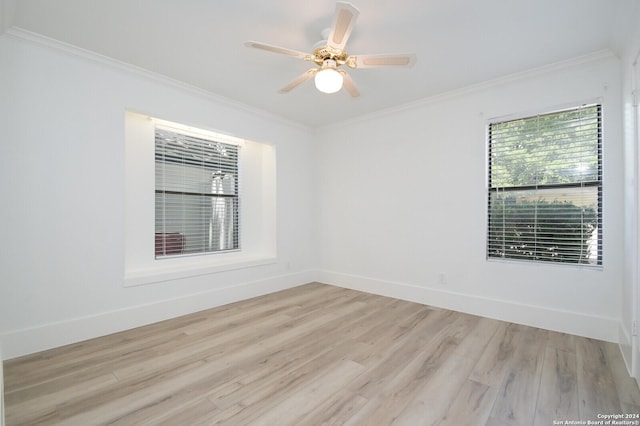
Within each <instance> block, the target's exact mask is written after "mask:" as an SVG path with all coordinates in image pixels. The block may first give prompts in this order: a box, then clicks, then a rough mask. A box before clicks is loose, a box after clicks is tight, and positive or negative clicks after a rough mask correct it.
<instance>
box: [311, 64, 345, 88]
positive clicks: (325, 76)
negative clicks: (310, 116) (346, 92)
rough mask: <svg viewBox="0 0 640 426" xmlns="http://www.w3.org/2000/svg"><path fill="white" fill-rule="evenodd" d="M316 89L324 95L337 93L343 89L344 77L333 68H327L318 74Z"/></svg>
mask: <svg viewBox="0 0 640 426" xmlns="http://www.w3.org/2000/svg"><path fill="white" fill-rule="evenodd" d="M314 81H315V83H316V88H317V89H318V90H319V91H321V92H323V93H335V92H337V91H338V90H340V89H342V81H343V77H342V74H340V73H339V72H338V71H336V70H335V69H333V68H325V69H322V70H320V71H318V72H317V73H316V76H315V80H314Z"/></svg>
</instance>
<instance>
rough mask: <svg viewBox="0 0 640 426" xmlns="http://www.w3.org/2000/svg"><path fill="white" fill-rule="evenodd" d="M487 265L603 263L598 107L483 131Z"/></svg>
mask: <svg viewBox="0 0 640 426" xmlns="http://www.w3.org/2000/svg"><path fill="white" fill-rule="evenodd" d="M488 139H489V143H488V149H489V156H488V161H489V167H488V178H489V181H488V197H487V198H488V242H487V256H488V257H489V258H508V259H520V260H530V261H541V262H561V263H570V264H587V265H601V264H602V115H601V106H600V105H585V106H581V107H578V108H572V109H567V110H562V111H556V112H552V113H549V114H542V115H538V116H534V117H527V118H521V119H517V120H510V121H501V122H494V123H490V124H489V135H488Z"/></svg>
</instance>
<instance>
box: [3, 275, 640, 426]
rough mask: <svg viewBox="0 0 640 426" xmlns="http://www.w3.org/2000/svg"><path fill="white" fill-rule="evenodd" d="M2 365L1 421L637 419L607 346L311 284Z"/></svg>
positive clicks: (636, 406) (616, 356)
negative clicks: (629, 416)
mask: <svg viewBox="0 0 640 426" xmlns="http://www.w3.org/2000/svg"><path fill="white" fill-rule="evenodd" d="M4 374H5V411H6V413H5V414H6V424H7V425H8V426H11V425H31V424H34V425H35V424H43V425H53V424H56V425H57V424H61V425H82V426H87V425H97V424H113V425H210V424H229V425H245V424H255V425H391V424H393V425H431V424H442V425H456V426H458V425H501V426H502V425H552V424H554V423H553V421H554V420H557V421H563V422H564V421H566V420H569V421H571V420H574V421H575V420H585V421H587V420H591V421H595V420H598V417H597V416H598V414H621V413H628V414H638V413H640V391H639V390H638V387H637V385H636V383H635V381H633V380H632V379H630V378H629V377H628V375H627V373H626V370H625V368H624V364H623V361H622V358H621V355H620V352H619V350H618V348H617V346H616V345H614V344H612V343H606V342H602V341H597V340H592V339H587V338H582V337H576V336H571V335H566V334H561V333H555V332H551V331H546V330H541V329H536V328H531V327H525V326H522V325H517V324H511V323H505V322H501V321H495V320H491V319H486V318H480V317H476V316H472V315H467V314H462V313H457V312H453V311H448V310H444V309H438V308H433V307H429V306H424V305H420V304H417V303H411V302H405V301H401V300H396V299H391V298H386V297H381V296H376V295H371V294H366V293H361V292H357V291H353V290H347V289H342V288H338V287H332V286H328V285H323V284H317V283H312V284H308V285H305V286H301V287H297V288H294V289H290V290H285V291H282V292H278V293H273V294H269V295H266V296H262V297H258V298H254V299H251V300H246V301H242V302H238V303H234V304H230V305H226V306H222V307H218V308H214V309H210V310H207V311H203V312H199V313H196V314H192V315H188V316H184V317H180V318H176V319H173V320H169V321H164V322H160V323H157V324H152V325H149V326H146V327H141V328H137V329H134V330H130V331H125V332H121V333H117V334H113V335H109V336H105V337H101V338H97V339H93V340H90V341H86V342H81V343H77V344H73V345H69V346H65V347H61V348H57V349H52V350H49V351H45V352H41V353H38V354H34V355H30V356H26V357H22V358H17V359H13V360H9V361H6V362H5V364H4ZM637 420H640V419H637Z"/></svg>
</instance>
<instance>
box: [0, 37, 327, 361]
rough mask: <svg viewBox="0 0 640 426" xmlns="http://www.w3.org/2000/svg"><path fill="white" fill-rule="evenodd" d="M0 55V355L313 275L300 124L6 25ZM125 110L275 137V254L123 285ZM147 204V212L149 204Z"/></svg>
mask: <svg viewBox="0 0 640 426" xmlns="http://www.w3.org/2000/svg"><path fill="white" fill-rule="evenodd" d="M41 42H44V43H49V44H52V45H55V47H54V48H52V47H49V46H46V45H43V44H42V43H41ZM0 57H1V58H2V60H3V64H2V67H1V68H0V70H1V71H0V72H2V76H1V78H0V80H2V81H3V83H2V84H3V86H2V89H3V94H2V96H0V107H2V108H3V109H5V108H6V112H7V113H6V127H5V126H3V134H2V155H0V193H1V194H2V203H3V208H2V209H1V210H2V213H0V216H1V222H2V223H3V231H2V244H1V245H0V246H1V247H2V248H1V249H0V271H1V273H2V285H1V286H0V342H1V343H2V348H3V356H4V357H5V358H7V359H8V358H12V357H15V356H18V355H21V354H25V353H30V352H35V351H38V350H42V349H46V348H49V347H53V346H59V345H62V344H65V343H69V342H74V341H78V340H82V339H86V338H90V337H95V336H98V335H101V334H106V333H110V332H113V331H117V330H121V329H125V328H129V327H134V326H139V325H142V324H145V323H149V322H153V321H157V320H160V319H164V318H168V317H172V316H176V315H180V314H184V313H188V312H193V311H197V310H201V309H205V308H208V307H211V306H216V305H220V304H223V303H228V302H231V301H235V300H239V299H242V298H247V297H253V296H256V295H259V294H262V293H265V292H271V291H275V290H278V289H281V288H286V287H291V286H295V285H299V284H303V283H306V282H308V281H310V280H313V279H314V278H315V276H316V275H317V274H316V273H315V271H316V270H317V266H318V265H317V263H316V262H317V260H316V259H317V257H318V256H317V249H316V247H317V241H316V237H315V229H316V227H315V226H314V223H315V217H314V214H315V213H314V209H313V207H314V206H313V203H314V201H313V200H314V198H313V197H314V196H313V193H314V191H313V188H314V185H315V183H314V179H315V178H314V172H313V167H312V164H313V158H314V151H313V145H312V141H311V137H310V132H309V130H308V129H306V128H303V127H300V126H297V125H294V124H292V123H288V122H286V121H284V120H279V119H277V118H275V117H273V116H270V115H268V114H266V113H261V112H257V111H254V110H251V109H248V108H244V107H242V106H239V105H236V104H233V103H231V102H229V101H226V100H223V99H220V98H216V97H213V96H209V95H206V94H203V93H200V92H197V91H195V90H191V89H189V88H185V87H182V86H180V85H179V84H177V83H172V82H169V81H168V80H166V79H163V78H160V77H154V76H151V75H149V74H148V73H145V72H141V71H140V72H138V71H135V70H132V69H128V68H127V67H125V66H124V65H119V64H115V63H113V62H111V61H109V60H106V59H104V58H97V57H94V58H91V59H88V58H87V57H84V56H82V55H80V56H79V54H78V52H77V51H75V50H74V49H71V48H65V47H64V46H58V45H57V44H56V43H55V42H52V41H47V40H38V43H34V42H33V41H30V40H26V39H23V38H21V37H17V36H16V35H15V34H12V33H11V31H10V32H9V33H7V34H5V35H4V36H2V37H0ZM127 110H132V111H140V112H144V113H146V114H149V115H152V116H156V117H160V118H164V119H167V120H171V121H175V122H179V123H184V124H187V125H191V126H196V127H202V128H205V129H209V130H218V131H219V132H222V133H228V134H231V135H234V136H237V137H241V138H245V139H249V140H254V141H257V142H265V143H267V144H271V145H273V146H275V147H276V152H277V154H276V155H277V160H276V161H277V176H276V182H277V188H276V193H277V206H276V215H277V235H276V247H277V263H273V264H269V265H262V266H255V267H249V268H243V269H239V270H231V271H225V272H219V273H213V274H205V275H198V276H193V277H188V278H182V279H173V280H168V281H164V282H162V283H157V284H149V285H139V286H133V287H125V286H124V285H123V279H124V275H125V231H124V230H125V210H126V208H125V185H126V180H125V111H127ZM2 115H3V117H5V114H2ZM140 172H142V170H140ZM138 213H139V214H145V212H144V211H140V212H138ZM147 213H148V214H149V215H150V219H152V217H153V210H152V209H151V210H150V211H149V212H147ZM150 247H151V246H150Z"/></svg>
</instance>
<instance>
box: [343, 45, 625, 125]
mask: <svg viewBox="0 0 640 426" xmlns="http://www.w3.org/2000/svg"><path fill="white" fill-rule="evenodd" d="M609 58H617V55H616V54H615V52H614V51H613V50H611V49H603V50H598V51H596V52H592V53H589V54H586V55H581V56H576V57H573V58H569V59H566V60H562V61H558V62H554V63H551V64H547V65H542V66H540V67H536V68H531V69H529V70H526V71H521V72H516V73H513V74H508V75H505V76H502V77H498V78H494V79H491V80H487V81H483V82H480V83H476V84H471V85H469V86H465V87H461V88H459V89H454V90H450V91H447V92H443V93H438V94H435V95H433V96H429V97H426V98H422V99H419V100H417V101H413V102H408V103H405V104H402V105H397V106H394V107H391V108H385V109H382V110H379V111H375V112H372V113H369V114H365V115H361V116H359V117H355V118H351V119H348V120H344V121H341V122H339V123H333V124H332V125H331V126H332V127H335V126H340V125H345V126H346V125H351V124H356V123H362V122H370V121H372V120H376V119H380V118H382V117H386V116H389V115H393V114H397V113H399V112H403V111H407V110H412V109H416V108H420V107H423V106H428V105H432V104H435V103H439V102H444V101H447V100H450V99H454V98H457V97H461V96H467V95H470V94H473V93H477V92H481V91H484V90H487V89H491V88H494V87H497V86H502V85H505V84H507V83H513V82H517V81H521V80H526V79H530V78H533V77H537V76H540V75H545V74H549V73H552V72H557V71H561V70H565V69H568V68H572V67H575V66H580V65H584V64H587V63H591V62H596V61H600V60H603V59H609Z"/></svg>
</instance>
